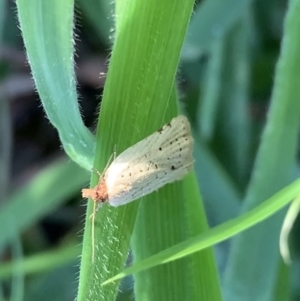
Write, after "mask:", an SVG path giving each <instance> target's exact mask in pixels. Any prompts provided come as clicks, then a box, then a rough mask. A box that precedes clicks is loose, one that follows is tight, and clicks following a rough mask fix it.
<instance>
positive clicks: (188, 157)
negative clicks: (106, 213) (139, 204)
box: [82, 116, 194, 232]
mask: <svg viewBox="0 0 300 301" xmlns="http://www.w3.org/2000/svg"><path fill="white" fill-rule="evenodd" d="M193 164H194V158H193V138H192V135H191V127H190V123H189V121H188V119H187V118H186V117H185V116H177V117H175V118H173V119H172V120H171V121H170V122H169V123H167V124H166V125H164V126H163V127H162V128H161V129H159V130H158V131H156V132H155V133H153V134H152V135H150V136H148V137H146V138H145V139H143V140H141V141H139V142H138V143H136V144H135V145H133V146H131V147H129V148H128V149H126V150H125V151H124V152H122V153H121V154H120V155H118V156H117V157H116V158H115V159H114V160H113V161H112V162H111V164H110V163H108V167H106V168H105V170H104V172H103V174H100V173H99V176H100V177H99V182H98V184H97V185H96V186H95V187H93V188H88V189H82V197H84V198H91V199H92V200H93V201H94V210H93V214H92V215H91V216H92V217H93V220H94V218H95V212H96V211H97V210H98V209H99V207H101V205H102V204H103V203H108V204H109V205H111V206H113V207H117V206H121V205H125V204H128V203H130V202H132V201H134V200H136V199H139V198H141V197H143V196H145V195H147V194H149V193H151V192H153V191H155V190H158V189H159V188H161V187H162V186H164V185H166V184H168V183H172V182H174V181H177V180H181V179H182V178H183V177H185V176H186V175H187V173H188V172H189V171H190V170H191V169H192V167H193ZM97 204H98V206H97ZM96 206H97V209H96ZM92 231H93V232H94V230H92Z"/></svg>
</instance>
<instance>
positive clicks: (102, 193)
mask: <svg viewBox="0 0 300 301" xmlns="http://www.w3.org/2000/svg"><path fill="white" fill-rule="evenodd" d="M81 193H82V197H83V198H86V199H92V200H93V201H94V202H105V201H107V199H108V194H107V188H106V185H105V181H104V180H101V181H100V183H99V184H98V185H96V186H95V187H94V188H84V189H82V190H81Z"/></svg>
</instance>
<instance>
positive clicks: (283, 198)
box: [102, 179, 300, 286]
mask: <svg viewBox="0 0 300 301" xmlns="http://www.w3.org/2000/svg"><path fill="white" fill-rule="evenodd" d="M299 193H300V180H299V179H298V180H296V181H294V182H293V183H292V184H290V185H289V186H287V187H285V188H284V189H282V190H281V191H280V192H278V193H276V194H275V195H274V196H272V197H271V198H269V199H268V200H266V201H265V202H263V203H262V204H260V205H258V206H257V207H256V208H254V209H252V210H250V211H249V212H247V213H244V214H243V215H240V216H238V217H236V218H234V219H232V220H230V221H228V222H225V223H223V224H221V225H219V226H217V227H214V228H212V229H210V230H208V231H206V232H204V233H202V234H200V235H197V236H196V237H193V238H190V239H188V240H186V241H184V242H182V243H180V244H177V245H175V246H173V247H171V248H168V249H166V250H164V251H161V252H159V253H157V254H155V255H153V256H151V257H148V258H146V259H144V260H142V261H140V262H137V263H135V264H134V265H132V266H131V267H130V268H127V269H125V270H124V271H123V272H121V273H119V274H117V275H116V276H114V277H112V278H110V279H108V280H106V281H104V282H103V283H102V285H103V286H105V285H107V284H109V283H112V282H114V281H116V280H119V279H122V278H123V277H125V276H127V275H130V274H133V273H138V272H141V271H144V270H146V269H149V268H152V267H155V266H157V265H160V264H165V263H167V262H170V261H173V260H177V259H180V258H183V257H186V256H188V255H190V254H193V253H195V252H198V251H201V250H203V249H205V248H207V247H210V246H212V245H214V244H216V243H219V242H221V241H224V240H225V239H228V238H229V237H232V236H234V235H236V234H238V233H240V232H241V231H244V230H246V229H248V228H250V227H252V226H254V225H256V224H257V223H260V222H262V221H263V220H265V219H266V218H268V217H269V216H271V215H273V214H275V213H276V212H278V210H280V209H281V208H283V207H284V206H286V205H287V204H288V203H289V202H291V200H292V199H293V198H295V197H296V196H297V195H298V194H299ZM264 224H265V223H264Z"/></svg>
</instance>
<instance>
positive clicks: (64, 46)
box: [16, 0, 95, 170]
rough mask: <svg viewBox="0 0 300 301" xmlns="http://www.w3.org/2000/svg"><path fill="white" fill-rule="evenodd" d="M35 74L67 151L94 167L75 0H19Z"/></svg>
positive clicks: (25, 36)
mask: <svg viewBox="0 0 300 301" xmlns="http://www.w3.org/2000/svg"><path fill="white" fill-rule="evenodd" d="M16 3H17V8H18V17H19V22H20V27H21V30H22V35H23V40H24V44H25V47H26V53H27V57H28V60H29V63H30V67H31V71H32V75H33V78H34V81H35V84H36V88H37V90H38V93H39V96H40V98H41V100H42V103H43V107H44V109H45V111H46V114H47V117H48V118H49V120H50V122H51V123H52V125H53V126H55V127H56V129H57V131H58V133H59V138H60V140H61V142H62V144H63V147H64V150H65V151H66V153H67V154H68V155H69V156H70V158H71V159H72V160H74V161H75V162H76V163H77V164H79V165H80V166H82V167H84V168H86V169H88V170H91V168H92V162H93V157H94V146H95V144H94V137H93V136H92V134H91V133H90V131H89V130H88V129H87V128H86V127H85V126H84V124H83V121H82V119H81V115H80V112H79V107H78V102H77V93H76V80H75V74H74V59H73V56H74V40H73V27H74V12H73V9H74V0H65V1H61V0H51V1H39V0H30V1H28V0H17V1H16Z"/></svg>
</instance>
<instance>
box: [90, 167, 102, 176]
mask: <svg viewBox="0 0 300 301" xmlns="http://www.w3.org/2000/svg"><path fill="white" fill-rule="evenodd" d="M92 171H93V172H95V173H96V174H97V175H98V176H99V178H101V172H100V171H99V170H97V169H96V168H92Z"/></svg>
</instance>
